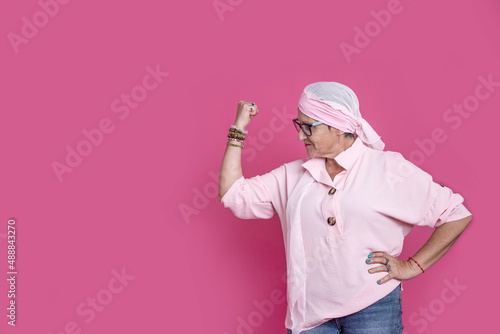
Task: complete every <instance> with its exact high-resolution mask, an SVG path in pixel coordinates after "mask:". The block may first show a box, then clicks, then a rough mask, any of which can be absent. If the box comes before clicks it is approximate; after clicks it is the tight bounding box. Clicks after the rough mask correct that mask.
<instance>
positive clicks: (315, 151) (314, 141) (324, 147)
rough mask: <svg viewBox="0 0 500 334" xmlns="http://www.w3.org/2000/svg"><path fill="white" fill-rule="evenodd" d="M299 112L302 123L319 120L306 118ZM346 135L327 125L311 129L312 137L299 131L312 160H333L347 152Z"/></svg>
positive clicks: (300, 138)
mask: <svg viewBox="0 0 500 334" xmlns="http://www.w3.org/2000/svg"><path fill="white" fill-rule="evenodd" d="M297 110H298V119H299V122H300V123H315V122H317V121H318V120H315V119H313V118H310V117H308V116H306V115H305V114H304V113H302V111H300V109H299V108H297ZM343 136H344V133H343V132H342V131H340V130H338V129H335V128H333V127H332V128H331V130H329V129H328V126H327V125H326V124H320V125H316V126H313V127H312V128H311V135H310V136H306V134H305V133H304V131H302V130H300V131H299V140H301V141H304V144H305V145H306V150H307V155H309V157H310V158H329V159H333V158H335V157H336V156H337V155H338V154H340V153H341V152H342V151H344V150H345V147H344V145H343V144H344V141H343Z"/></svg>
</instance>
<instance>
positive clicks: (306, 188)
mask: <svg viewBox="0 0 500 334" xmlns="http://www.w3.org/2000/svg"><path fill="white" fill-rule="evenodd" d="M335 160H336V161H337V163H339V164H340V165H341V166H342V167H343V168H344V169H345V170H344V171H342V172H341V173H339V174H337V175H336V176H335V177H334V179H333V181H332V179H331V178H330V176H329V175H328V173H327V171H326V167H325V159H324V158H314V159H311V158H309V159H301V160H296V161H293V162H290V163H286V164H284V165H282V166H280V167H278V168H276V169H275V170H273V171H271V172H269V173H267V174H264V175H257V176H255V177H252V178H247V179H245V178H244V177H241V178H239V179H238V180H236V182H234V184H233V185H232V186H231V187H230V188H229V190H228V191H227V193H226V194H225V195H224V196H223V197H222V199H221V203H223V205H224V207H225V208H229V209H231V211H232V212H233V213H234V215H235V216H237V217H239V218H242V219H256V218H262V219H269V218H271V217H273V216H274V214H276V213H277V214H278V216H279V217H280V220H281V227H282V231H283V238H284V244H285V253H286V263H287V315H286V320H285V326H286V327H287V328H290V329H292V331H293V334H298V333H300V331H302V330H307V329H311V328H313V327H316V326H318V325H320V324H322V323H324V322H326V321H328V320H330V319H332V318H337V317H341V316H345V315H348V314H351V313H354V312H357V311H359V310H361V309H363V308H365V307H367V306H369V305H371V304H373V303H374V302H376V301H378V300H379V299H381V298H383V297H384V296H386V295H387V294H388V293H389V292H391V291H392V290H393V289H394V288H396V286H397V285H399V284H400V281H399V280H396V279H392V280H390V281H388V282H387V283H385V284H382V285H378V284H377V283H376V282H377V280H379V279H380V278H382V277H383V276H385V275H387V272H382V273H376V274H369V273H368V269H369V268H371V267H373V266H378V265H379V264H375V265H367V264H366V262H365V261H366V259H367V256H368V254H369V253H370V252H373V251H383V252H386V253H388V254H390V255H392V256H398V255H399V254H400V253H401V250H402V247H403V240H404V237H405V236H406V235H407V234H408V233H409V232H410V230H411V229H412V228H413V226H414V225H419V226H429V227H437V226H440V225H442V224H444V223H446V222H449V221H454V220H459V219H462V218H465V217H468V216H470V215H471V214H470V212H469V211H468V210H467V209H466V208H465V207H464V206H463V204H462V203H463V201H464V199H463V197H462V196H460V195H459V194H455V193H453V192H452V191H451V190H450V189H449V188H447V187H445V186H443V185H440V184H438V183H435V182H433V180H432V177H431V176H430V175H429V174H427V173H426V172H424V171H422V170H421V169H420V168H418V167H416V166H415V165H413V164H412V163H411V162H409V161H407V160H405V159H404V158H403V156H402V155H401V154H400V153H396V152H390V151H378V150H374V149H371V148H369V147H367V146H365V145H364V144H363V142H362V141H361V140H360V139H359V138H357V139H356V141H355V142H354V144H353V145H352V146H351V147H349V148H348V149H347V150H345V151H343V152H342V153H340V154H339V155H338V156H337V157H336V158H335Z"/></svg>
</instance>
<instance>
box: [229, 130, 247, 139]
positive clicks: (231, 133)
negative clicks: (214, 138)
mask: <svg viewBox="0 0 500 334" xmlns="http://www.w3.org/2000/svg"><path fill="white" fill-rule="evenodd" d="M229 134H230V135H233V136H238V137H241V138H245V136H246V135H244V134H241V133H239V132H235V131H229Z"/></svg>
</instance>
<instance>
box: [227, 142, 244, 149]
mask: <svg viewBox="0 0 500 334" xmlns="http://www.w3.org/2000/svg"><path fill="white" fill-rule="evenodd" d="M226 145H227V146H234V147H239V148H243V145H236V144H231V143H227V144H226Z"/></svg>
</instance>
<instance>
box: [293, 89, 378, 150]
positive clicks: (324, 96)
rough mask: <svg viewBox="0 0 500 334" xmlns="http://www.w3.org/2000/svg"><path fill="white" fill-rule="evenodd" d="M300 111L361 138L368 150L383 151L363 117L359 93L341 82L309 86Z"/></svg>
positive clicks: (301, 97) (302, 96)
mask: <svg viewBox="0 0 500 334" xmlns="http://www.w3.org/2000/svg"><path fill="white" fill-rule="evenodd" d="M299 109H300V111H302V112H303V113H304V114H305V115H307V116H308V117H310V118H313V119H315V120H318V121H320V122H323V123H325V124H327V125H330V126H332V127H334V128H336V129H339V130H340V131H343V132H348V133H353V134H356V135H358V137H359V138H360V139H361V140H362V141H363V143H365V145H366V146H368V147H371V148H374V149H376V150H380V151H383V150H384V147H385V144H384V142H383V141H382V140H381V139H380V136H379V135H378V134H377V133H376V132H375V130H373V128H372V127H371V126H370V124H369V123H368V122H367V121H366V120H365V119H363V117H361V113H360V111H359V101H358V98H357V96H356V94H355V93H354V92H353V91H352V89H350V88H349V87H347V86H345V85H343V84H341V83H338V82H326V81H321V82H315V83H312V84H310V85H307V86H306V88H304V91H303V92H302V94H301V95H300V99H299Z"/></svg>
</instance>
